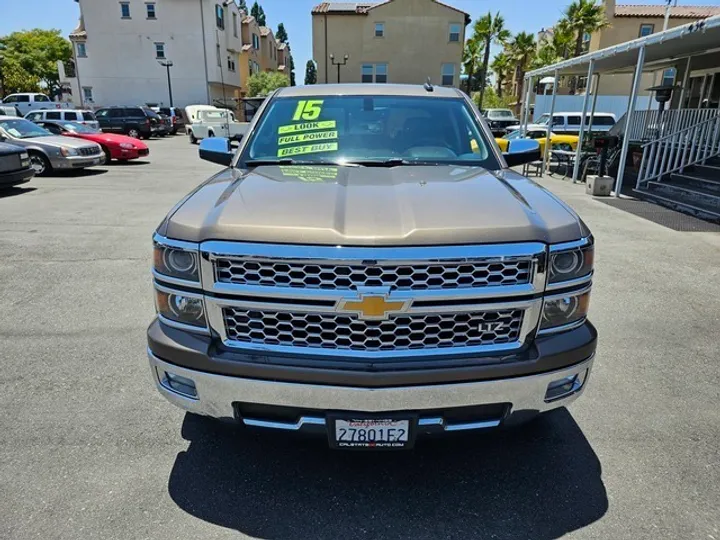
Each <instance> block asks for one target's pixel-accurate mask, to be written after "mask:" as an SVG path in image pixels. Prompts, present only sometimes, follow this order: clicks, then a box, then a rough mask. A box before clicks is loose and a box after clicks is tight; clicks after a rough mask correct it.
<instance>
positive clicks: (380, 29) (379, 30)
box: [375, 22, 385, 37]
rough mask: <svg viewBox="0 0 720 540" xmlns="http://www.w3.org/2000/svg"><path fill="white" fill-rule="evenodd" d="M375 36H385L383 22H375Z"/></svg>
mask: <svg viewBox="0 0 720 540" xmlns="http://www.w3.org/2000/svg"><path fill="white" fill-rule="evenodd" d="M375 37H385V23H381V22H379V23H375Z"/></svg>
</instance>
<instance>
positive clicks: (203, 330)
mask: <svg viewBox="0 0 720 540" xmlns="http://www.w3.org/2000/svg"><path fill="white" fill-rule="evenodd" d="M157 318H158V320H159V321H160V322H161V323H163V324H164V325H166V326H172V327H173V328H178V329H180V330H187V331H188V332H195V333H196V334H203V335H205V336H209V335H210V330H208V329H207V328H203V327H202V326H193V325H192V324H185V323H181V322H177V321H173V320H172V319H168V318H167V317H164V316H163V315H161V314H160V313H158V314H157Z"/></svg>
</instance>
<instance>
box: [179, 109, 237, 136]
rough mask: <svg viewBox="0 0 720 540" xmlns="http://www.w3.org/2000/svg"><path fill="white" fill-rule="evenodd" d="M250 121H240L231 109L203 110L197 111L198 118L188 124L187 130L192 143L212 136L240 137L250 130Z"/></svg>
mask: <svg viewBox="0 0 720 540" xmlns="http://www.w3.org/2000/svg"><path fill="white" fill-rule="evenodd" d="M249 126H250V123H249V122H238V121H237V120H236V119H235V115H234V114H233V113H232V112H231V111H227V110H222V109H216V110H201V111H198V112H197V115H196V120H195V121H194V122H193V123H192V124H190V125H189V126H187V132H188V135H189V137H190V142H191V143H192V144H197V142H198V141H201V140H202V139H209V138H210V137H225V138H228V139H236V140H237V139H240V138H242V137H243V136H244V135H245V134H246V133H247V131H248V127H249Z"/></svg>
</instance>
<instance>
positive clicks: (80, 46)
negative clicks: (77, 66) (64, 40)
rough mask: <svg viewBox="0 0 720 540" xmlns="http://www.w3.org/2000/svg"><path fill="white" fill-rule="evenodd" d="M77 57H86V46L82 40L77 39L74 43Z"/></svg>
mask: <svg viewBox="0 0 720 540" xmlns="http://www.w3.org/2000/svg"><path fill="white" fill-rule="evenodd" d="M75 47H76V50H77V55H78V58H87V46H86V44H85V42H84V41H78V42H77V43H76V44H75Z"/></svg>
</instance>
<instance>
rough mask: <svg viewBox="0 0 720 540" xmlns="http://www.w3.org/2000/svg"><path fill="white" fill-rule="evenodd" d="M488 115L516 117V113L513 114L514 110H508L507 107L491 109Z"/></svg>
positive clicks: (491, 116) (492, 116) (493, 116)
mask: <svg viewBox="0 0 720 540" xmlns="http://www.w3.org/2000/svg"><path fill="white" fill-rule="evenodd" d="M488 116H489V117H490V118H515V115H513V113H512V111H508V110H505V109H496V110H494V111H489V112H488Z"/></svg>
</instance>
